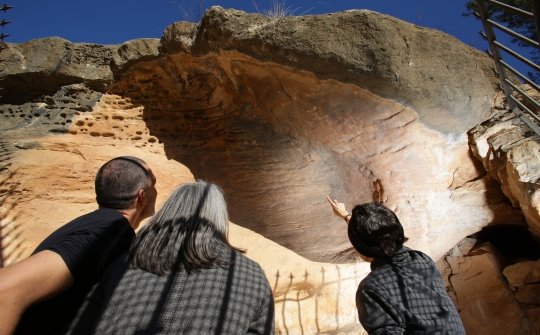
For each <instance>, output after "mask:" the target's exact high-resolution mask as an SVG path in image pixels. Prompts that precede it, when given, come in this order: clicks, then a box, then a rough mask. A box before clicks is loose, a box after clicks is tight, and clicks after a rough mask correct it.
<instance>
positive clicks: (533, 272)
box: [503, 261, 540, 288]
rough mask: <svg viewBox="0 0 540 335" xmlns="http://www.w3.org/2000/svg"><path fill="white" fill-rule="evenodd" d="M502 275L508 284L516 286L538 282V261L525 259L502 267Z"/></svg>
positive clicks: (539, 272)
mask: <svg viewBox="0 0 540 335" xmlns="http://www.w3.org/2000/svg"><path fill="white" fill-rule="evenodd" d="M503 274H504V277H506V280H508V283H509V284H510V286H512V287H514V288H516V287H520V286H523V285H527V284H533V283H538V282H540V261H527V262H519V263H516V264H512V265H510V266H507V267H506V268H504V271H503Z"/></svg>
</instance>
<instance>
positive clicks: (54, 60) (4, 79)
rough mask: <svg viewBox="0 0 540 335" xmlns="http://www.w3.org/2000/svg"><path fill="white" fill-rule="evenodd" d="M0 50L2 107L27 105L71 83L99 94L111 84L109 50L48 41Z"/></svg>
mask: <svg viewBox="0 0 540 335" xmlns="http://www.w3.org/2000/svg"><path fill="white" fill-rule="evenodd" d="M0 49H1V52H0V54H1V56H0V62H1V63H2V68H1V69H0V77H1V80H0V85H1V87H2V92H1V98H0V103H3V104H6V103H12V104H21V103H24V102H29V101H30V100H31V99H33V98H37V97H40V96H42V95H44V94H54V92H56V91H57V90H58V89H59V88H60V87H61V86H64V85H69V84H74V83H85V84H86V85H87V86H88V87H90V88H92V89H94V90H97V91H103V90H105V88H106V87H107V85H108V84H109V83H111V82H112V72H111V69H110V66H109V63H110V59H111V57H112V53H113V48H112V47H110V46H103V45H95V44H72V43H70V42H69V41H66V40H64V39H61V38H57V37H51V38H44V39H37V40H31V41H28V42H26V43H22V44H18V45H17V44H11V43H2V44H1V45H0Z"/></svg>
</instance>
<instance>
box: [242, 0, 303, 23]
mask: <svg viewBox="0 0 540 335" xmlns="http://www.w3.org/2000/svg"><path fill="white" fill-rule="evenodd" d="M251 3H252V5H253V8H255V10H256V11H257V12H258V13H260V14H263V15H266V16H268V17H270V18H271V19H274V20H277V19H281V18H282V17H285V16H293V15H295V12H296V11H297V10H298V8H296V9H292V7H291V6H288V5H287V4H286V1H285V0H272V2H271V6H270V8H269V9H266V10H260V9H259V5H258V3H257V1H255V0H252V1H251ZM306 12H308V11H305V12H304V13H302V14H300V15H304V14H305V13H306Z"/></svg>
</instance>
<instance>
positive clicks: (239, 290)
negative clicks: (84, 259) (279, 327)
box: [70, 181, 274, 334]
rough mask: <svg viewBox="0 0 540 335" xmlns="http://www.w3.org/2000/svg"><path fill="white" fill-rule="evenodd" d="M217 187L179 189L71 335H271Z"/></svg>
mask: <svg viewBox="0 0 540 335" xmlns="http://www.w3.org/2000/svg"><path fill="white" fill-rule="evenodd" d="M228 225H229V220H228V214H227V205H226V203H225V199H224V197H223V193H222V191H221V190H220V188H219V187H218V186H217V185H214V184H211V183H206V182H204V181H197V182H195V183H190V184H184V185H182V186H180V187H179V188H177V189H176V190H175V191H174V192H173V193H172V195H171V196H170V197H169V199H168V200H167V201H166V202H165V204H164V205H163V208H161V209H160V210H159V211H158V212H157V213H156V214H155V216H154V217H153V218H152V219H151V220H150V222H149V223H148V224H146V225H145V226H144V227H143V228H142V229H141V231H140V232H139V233H138V235H137V237H136V238H135V240H134V241H133V244H132V246H131V250H130V253H129V256H126V257H124V259H120V260H119V261H117V262H116V263H115V264H114V265H113V267H112V268H111V270H110V271H109V272H108V273H107V274H106V275H105V276H104V278H103V280H102V281H101V282H100V284H99V285H98V286H96V287H95V288H94V290H93V292H92V293H91V294H90V295H89V297H88V298H87V302H86V304H85V306H83V309H82V310H81V311H80V312H79V315H78V318H77V319H76V321H75V322H74V323H73V324H72V326H71V329H70V333H72V334H81V333H90V334H117V333H121V334H155V333H160V334H273V333H274V302H273V298H272V291H271V289H270V286H269V284H268V281H267V279H266V277H265V275H264V273H263V271H262V269H261V268H260V266H259V265H258V264H257V263H256V262H254V261H252V260H250V259H248V258H247V257H245V256H244V255H242V251H240V250H238V249H236V248H234V247H232V246H231V245H230V244H229V241H228V237H227V235H228Z"/></svg>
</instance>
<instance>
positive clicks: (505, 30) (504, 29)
mask: <svg viewBox="0 0 540 335" xmlns="http://www.w3.org/2000/svg"><path fill="white" fill-rule="evenodd" d="M487 22H489V23H490V24H491V25H492V26H494V27H495V28H497V29H499V30H502V31H504V32H505V33H507V34H509V35H512V36H514V37H515V38H519V39H520V40H522V41H523V42H527V43H529V44H532V45H534V46H535V47H539V46H540V44H539V43H538V42H536V41H535V40H531V39H530V38H528V37H527V36H523V35H521V34H520V33H516V32H515V31H513V30H512V29H510V28H506V27H505V26H503V25H502V24H499V23H497V22H495V21H493V20H491V19H487Z"/></svg>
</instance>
